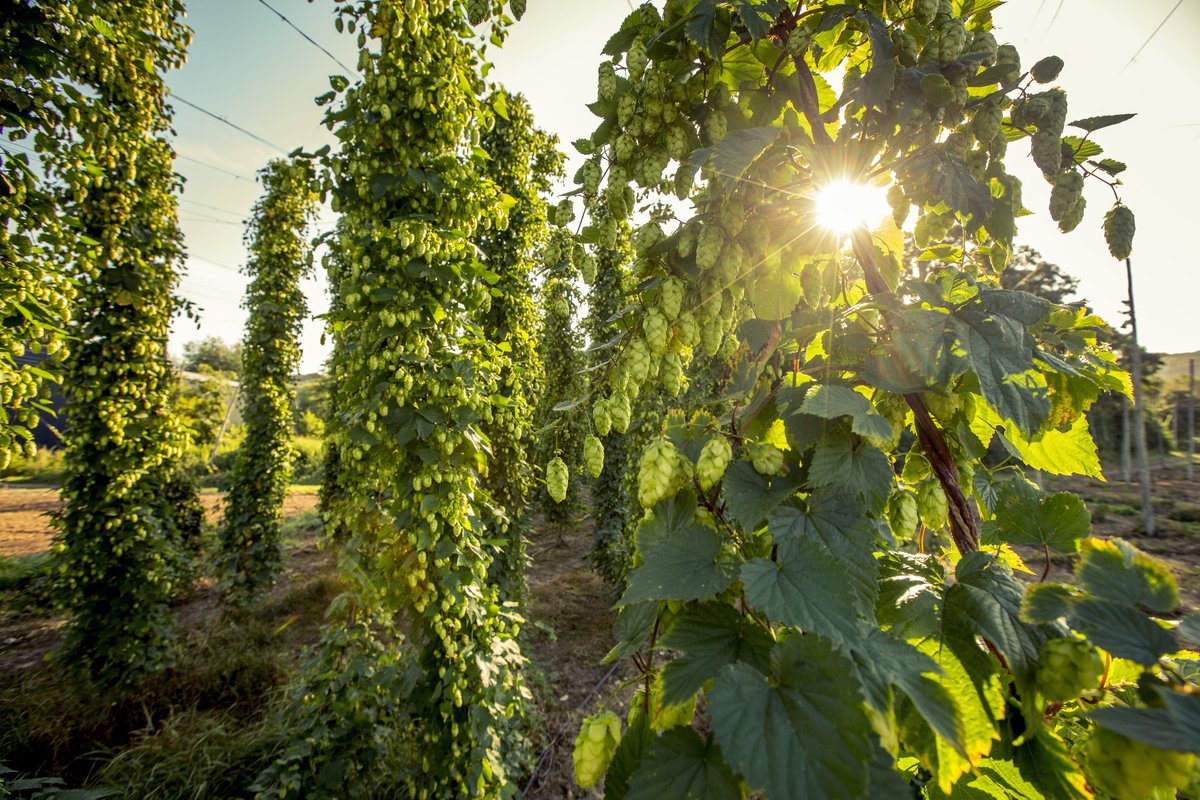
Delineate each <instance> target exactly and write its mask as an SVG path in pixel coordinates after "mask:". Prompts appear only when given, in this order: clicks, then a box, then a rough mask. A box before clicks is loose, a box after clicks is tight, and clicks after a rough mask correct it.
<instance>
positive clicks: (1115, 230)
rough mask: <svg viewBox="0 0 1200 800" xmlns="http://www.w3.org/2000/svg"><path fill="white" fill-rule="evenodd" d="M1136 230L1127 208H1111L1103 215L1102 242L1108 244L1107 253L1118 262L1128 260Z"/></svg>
mask: <svg viewBox="0 0 1200 800" xmlns="http://www.w3.org/2000/svg"><path fill="white" fill-rule="evenodd" d="M1136 229H1137V225H1136V224H1135V222H1134V218H1133V212H1132V211H1130V209H1129V206H1124V205H1116V206H1113V208H1112V210H1110V211H1109V212H1108V213H1107V214H1105V215H1104V240H1105V241H1106V242H1108V252H1110V253H1112V257H1113V258H1115V259H1117V260H1118V261H1124V260H1125V259H1127V258H1129V254H1130V253H1132V252H1133V234H1134V231H1135V230H1136Z"/></svg>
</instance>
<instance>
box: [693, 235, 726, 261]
mask: <svg viewBox="0 0 1200 800" xmlns="http://www.w3.org/2000/svg"><path fill="white" fill-rule="evenodd" d="M724 239H725V235H724V234H723V233H722V232H721V229H720V228H718V227H717V226H716V225H705V226H704V227H703V228H701V229H700V234H699V236H698V238H697V240H696V266H697V267H699V268H700V269H712V268H713V267H714V266H716V264H717V260H718V259H719V258H720V257H721V245H722V243H723V241H724Z"/></svg>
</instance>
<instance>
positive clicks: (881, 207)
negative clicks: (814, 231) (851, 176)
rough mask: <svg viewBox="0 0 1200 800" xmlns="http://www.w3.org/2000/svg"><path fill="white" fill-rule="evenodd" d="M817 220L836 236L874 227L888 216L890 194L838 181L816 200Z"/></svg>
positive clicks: (876, 188) (823, 191) (861, 185)
mask: <svg viewBox="0 0 1200 800" xmlns="http://www.w3.org/2000/svg"><path fill="white" fill-rule="evenodd" d="M814 201H815V203H816V209H817V220H818V221H819V222H820V223H821V225H822V226H824V227H826V228H828V229H829V230H831V231H833V232H834V233H839V234H849V233H851V232H853V231H854V230H855V229H857V228H864V227H870V226H871V225H874V224H875V223H877V222H878V221H879V220H881V219H883V218H884V217H886V216H887V215H888V203H887V191H886V190H885V189H883V188H881V187H879V186H873V185H871V184H869V183H856V182H854V181H849V180H835V181H832V182H830V183H827V184H825V185H824V186H822V187H821V188H820V189H818V190H817V192H816V195H815V196H814Z"/></svg>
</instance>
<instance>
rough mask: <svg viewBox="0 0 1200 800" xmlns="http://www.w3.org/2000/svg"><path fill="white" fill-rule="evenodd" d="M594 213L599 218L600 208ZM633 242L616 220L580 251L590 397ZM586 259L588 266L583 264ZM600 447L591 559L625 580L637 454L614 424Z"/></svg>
mask: <svg viewBox="0 0 1200 800" xmlns="http://www.w3.org/2000/svg"><path fill="white" fill-rule="evenodd" d="M604 213H605V212H601V213H600V214H598V216H597V219H598V220H599V219H603V214H604ZM632 255H633V248H632V244H631V242H630V232H629V223H628V222H625V221H624V220H622V221H621V222H619V223H618V224H617V227H616V237H615V239H614V240H613V243H612V245H611V246H610V247H598V248H597V249H596V254H595V255H592V254H591V253H581V254H580V257H579V259H578V261H579V262H580V272H581V273H583V278H584V281H585V282H587V283H588V284H589V285H590V286H591V292H590V293H589V295H588V315H587V319H586V320H585V321H584V330H585V332H586V333H587V337H588V340H589V342H590V348H589V350H588V354H587V364H586V366H587V367H588V369H589V375H590V376H591V379H590V384H589V385H588V387H587V389H588V393H589V396H590V397H596V396H600V395H601V388H602V387H603V386H604V383H605V380H606V375H607V372H608V369H607V367H608V365H609V363H610V361H611V359H612V357H613V353H614V348H613V347H612V343H613V341H614V339H615V338H616V337H618V336H619V335H620V332H621V330H622V326H621V323H620V320H619V316H620V315H619V313H618V312H620V311H621V309H622V308H623V307H624V305H625V301H626V297H627V295H628V293H629V291H630V289H631V279H630V276H629V273H628V269H629V262H630V261H631V259H632ZM587 265H590V266H587ZM596 433H597V434H598V435H599V438H600V443H601V445H603V448H604V471H603V472H601V473H600V475H598V476H596V477H595V478H593V480H592V487H591V488H592V492H591V494H592V520H593V524H594V525H595V534H594V538H593V541H592V552H591V561H592V564H593V565H594V566H595V567H596V569H597V571H598V572H599V573H600V574H601V575H602V576H603V577H604V579H605V580H607V581H608V582H609V583H612V584H616V585H620V584H622V583H623V582H624V580H625V573H626V572H628V570H629V566H630V561H631V559H632V556H633V547H632V541H631V540H630V539H628V538H627V537H626V530H627V527H628V525H629V516H630V509H631V508H632V506H631V505H630V498H629V494H628V491H627V488H626V478H627V475H628V474H629V472H630V471H631V470H632V468H633V466H636V463H637V459H633V460H632V463H631V460H630V458H629V452H630V450H629V445H628V443H627V441H626V438H625V435H624V434H623V433H619V432H616V431H612V430H607V431H599V430H597V431H596Z"/></svg>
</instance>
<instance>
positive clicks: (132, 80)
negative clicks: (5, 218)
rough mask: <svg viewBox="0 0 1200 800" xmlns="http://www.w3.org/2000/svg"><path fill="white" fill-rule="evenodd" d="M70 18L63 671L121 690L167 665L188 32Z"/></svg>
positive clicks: (119, 0) (146, 5)
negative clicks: (170, 74) (174, 119)
mask: <svg viewBox="0 0 1200 800" xmlns="http://www.w3.org/2000/svg"><path fill="white" fill-rule="evenodd" d="M71 6H72V7H71V10H72V12H73V13H74V14H75V17H74V23H73V24H72V25H71V26H70V27H69V28H68V29H66V32H67V34H68V35H67V40H66V41H65V42H64V43H63V52H64V53H65V63H66V65H67V70H68V73H69V77H70V79H71V80H72V81H73V82H74V83H76V84H77V85H79V86H82V87H86V88H87V89H88V90H89V91H88V92H87V93H85V94H83V95H81V96H80V97H79V98H78V100H77V102H76V104H75V105H74V106H73V107H72V110H71V115H72V117H75V116H76V115H77V117H78V123H77V124H76V126H75V128H74V136H73V138H72V139H71V141H70V142H69V143H67V144H65V145H64V146H63V147H62V149H61V151H60V152H58V153H55V154H53V156H52V157H50V158H49V159H48V162H49V163H50V164H51V165H52V168H53V170H54V172H55V174H56V175H57V176H58V178H59V179H60V180H61V182H62V184H63V186H64V187H65V191H66V193H67V197H68V198H69V202H68V203H67V205H66V210H65V214H66V215H68V216H72V217H76V218H78V220H79V224H80V231H79V236H78V239H77V241H78V245H79V246H78V247H74V246H71V247H68V245H69V244H73V243H74V240H73V241H72V242H64V243H63V251H62V253H61V255H62V258H63V263H64V268H67V269H70V270H71V273H72V274H73V275H74V276H75V277H76V279H77V280H78V282H79V290H78V296H77V298H76V301H75V304H74V307H73V313H72V319H71V333H72V335H73V337H74V338H75V339H76V341H77V344H76V345H75V346H74V347H73V348H72V349H71V353H70V356H69V358H68V360H67V367H66V378H65V380H64V394H65V396H66V403H67V405H66V410H67V416H68V435H67V449H66V456H65V463H66V472H67V475H66V479H65V481H64V484H63V489H62V497H63V500H64V501H65V504H66V506H65V509H64V510H63V511H62V512H61V514H60V515H59V516H58V518H57V520H56V523H57V525H58V529H59V534H58V542H57V551H56V552H57V557H58V559H59V562H60V564H61V571H62V584H61V586H62V595H61V599H62V603H63V606H64V608H65V610H66V611H67V613H68V615H69V624H68V627H67V636H66V641H65V643H64V647H65V650H66V653H67V657H68V658H70V659H72V660H73V661H74V663H77V664H79V665H81V666H83V667H85V668H86V669H87V670H88V671H89V672H90V673H91V674H92V676H93V677H94V678H96V679H97V680H98V681H99V682H100V683H102V684H107V685H117V684H121V685H128V684H130V683H131V682H134V681H136V680H137V679H138V678H139V677H140V676H141V675H143V674H145V673H146V672H149V671H153V670H158V669H161V668H163V667H164V666H165V665H166V663H167V662H168V660H169V657H170V643H171V639H172V631H173V618H172V615H171V612H170V609H169V608H168V601H169V599H170V597H171V594H172V591H173V579H174V578H176V577H178V575H177V573H178V566H179V559H180V558H181V552H182V551H181V539H182V534H181V531H180V521H181V520H180V519H179V518H177V517H176V515H175V510H176V506H175V502H173V501H177V498H174V497H172V496H171V495H172V494H174V492H173V491H172V490H171V486H172V482H173V481H176V480H178V479H179V476H178V475H177V474H176V472H175V461H176V460H177V459H178V458H179V456H180V454H181V449H182V445H183V441H184V440H183V434H182V431H181V429H180V427H179V425H178V424H177V422H176V420H175V419H174V418H173V417H172V416H171V413H170V398H171V391H172V386H173V373H172V370H171V366H170V364H169V362H168V361H167V357H166V342H167V334H168V330H169V327H170V322H171V316H172V314H173V313H174V311H175V310H176V308H177V301H176V299H175V295H174V289H175V286H176V283H177V281H178V277H179V265H180V262H181V258H182V245H181V241H180V234H179V229H178V226H177V222H176V198H175V193H176V192H177V191H178V188H179V181H178V177H177V176H176V175H175V172H174V170H173V158H174V153H173V151H172V150H171V147H170V145H169V144H168V142H167V140H166V136H167V134H168V132H169V127H170V110H169V108H168V107H167V106H166V103H165V96H166V90H165V87H164V84H163V77H162V74H163V73H164V72H165V71H166V70H168V69H171V68H173V67H178V66H179V65H181V64H182V63H183V61H184V52H185V48H186V46H187V44H188V41H189V37H190V34H189V31H188V29H187V28H186V27H184V25H183V23H182V18H183V6H182V4H181V3H179V2H168V3H161V2H150V1H149V0H115V1H114V2H112V3H107V4H105V6H104V8H103V13H102V15H101V9H99V8H93V7H92V5H91V4H79V7H75V6H74V4H71ZM87 164H96V165H98V166H99V167H100V169H99V170H98V171H89V170H87V169H86V168H84V167H83V166H82V165H87ZM186 493H187V492H186V488H185V490H184V492H183V494H185V495H186Z"/></svg>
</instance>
